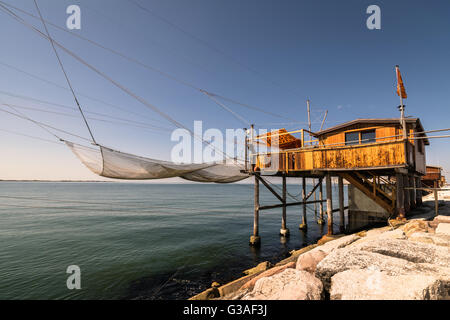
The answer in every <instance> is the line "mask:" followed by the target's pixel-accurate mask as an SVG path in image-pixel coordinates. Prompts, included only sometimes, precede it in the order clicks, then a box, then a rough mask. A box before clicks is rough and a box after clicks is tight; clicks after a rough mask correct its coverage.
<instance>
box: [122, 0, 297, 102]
mask: <svg viewBox="0 0 450 320" xmlns="http://www.w3.org/2000/svg"><path fill="white" fill-rule="evenodd" d="M127 1H128V2H130V3H132V4H133V5H135V6H136V7H138V8H140V9H141V10H142V11H145V12H147V13H148V14H150V15H151V16H153V17H156V18H157V19H159V20H161V21H163V22H164V23H166V24H168V25H170V26H172V27H173V28H175V29H177V30H178V31H180V32H182V33H183V34H185V35H186V36H188V37H190V38H192V39H194V40H195V41H197V42H200V43H201V44H202V45H204V46H206V47H207V48H209V49H210V50H212V51H215V52H216V53H219V54H220V55H222V56H223V57H225V58H227V59H228V60H230V61H232V62H233V63H234V64H236V65H238V66H240V67H241V68H243V69H246V70H247V71H250V72H251V73H253V74H254V75H257V76H258V77H260V78H261V79H263V80H264V81H266V82H269V83H271V84H272V85H274V86H276V87H278V88H280V89H283V90H288V91H289V92H291V93H292V94H294V95H295V96H296V97H297V98H298V97H299V95H298V94H297V93H295V92H294V91H292V90H291V89H289V88H287V87H286V86H285V85H281V84H279V83H277V82H276V81H274V80H273V79H267V78H266V77H265V76H264V75H263V74H262V73H260V72H258V71H256V70H255V69H253V68H250V67H248V66H246V65H244V64H243V63H242V62H240V61H239V60H238V59H236V58H234V57H232V56H231V55H229V54H227V53H225V52H224V51H223V50H221V49H218V48H217V47H215V46H213V45H212V44H210V43H209V42H207V41H205V40H203V39H201V38H199V37H197V36H196V35H194V34H192V33H190V32H188V31H186V30H185V29H183V28H181V27H180V26H178V25H177V24H175V23H173V22H171V21H170V20H168V19H166V18H164V17H163V16H161V15H159V14H157V13H155V12H154V11H152V10H150V9H148V8H147V7H144V6H142V5H141V4H140V3H138V2H137V1H135V0H127Z"/></svg>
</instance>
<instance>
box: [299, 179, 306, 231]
mask: <svg viewBox="0 0 450 320" xmlns="http://www.w3.org/2000/svg"><path fill="white" fill-rule="evenodd" d="M302 201H303V215H302V223H301V224H300V226H299V228H300V229H301V230H305V229H306V228H307V222H306V178H305V177H303V178H302Z"/></svg>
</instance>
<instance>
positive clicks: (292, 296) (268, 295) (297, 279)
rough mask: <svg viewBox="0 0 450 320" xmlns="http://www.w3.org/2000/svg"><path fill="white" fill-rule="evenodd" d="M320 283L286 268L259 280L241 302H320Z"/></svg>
mask: <svg viewBox="0 0 450 320" xmlns="http://www.w3.org/2000/svg"><path fill="white" fill-rule="evenodd" d="M322 290H323V286H322V282H321V281H320V280H319V279H317V278H316V277H314V276H313V275H312V274H311V273H309V272H306V271H298V270H295V269H292V268H288V269H286V270H284V271H283V272H281V273H278V274H276V275H274V276H272V277H265V278H261V279H259V280H258V281H257V282H256V284H255V287H254V289H253V291H252V292H250V293H248V294H246V295H245V296H244V297H243V298H242V299H243V300H320V299H321V297H322Z"/></svg>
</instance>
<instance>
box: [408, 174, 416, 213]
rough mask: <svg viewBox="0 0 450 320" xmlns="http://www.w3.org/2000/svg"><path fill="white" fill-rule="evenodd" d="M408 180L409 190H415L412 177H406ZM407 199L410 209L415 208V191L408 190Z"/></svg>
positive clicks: (414, 182)
mask: <svg viewBox="0 0 450 320" xmlns="http://www.w3.org/2000/svg"><path fill="white" fill-rule="evenodd" d="M408 178H409V187H410V188H416V181H415V179H414V176H413V175H410V176H408ZM409 199H410V203H411V206H410V207H411V209H414V208H415V207H416V189H411V190H409Z"/></svg>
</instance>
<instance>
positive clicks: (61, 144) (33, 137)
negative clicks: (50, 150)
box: [0, 129, 65, 146]
mask: <svg viewBox="0 0 450 320" xmlns="http://www.w3.org/2000/svg"><path fill="white" fill-rule="evenodd" d="M0 131H3V132H7V133H10V134H15V135H18V136H23V137H27V138H31V139H36V140H41V141H45V142H50V143H54V144H57V145H60V146H65V144H64V143H62V142H61V141H60V142H57V141H53V140H48V139H45V138H40V137H35V136H30V135H28V134H25V133H20V132H16V131H11V130H6V129H0Z"/></svg>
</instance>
